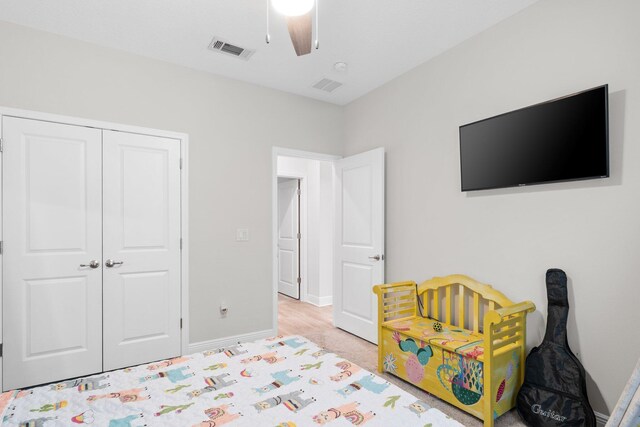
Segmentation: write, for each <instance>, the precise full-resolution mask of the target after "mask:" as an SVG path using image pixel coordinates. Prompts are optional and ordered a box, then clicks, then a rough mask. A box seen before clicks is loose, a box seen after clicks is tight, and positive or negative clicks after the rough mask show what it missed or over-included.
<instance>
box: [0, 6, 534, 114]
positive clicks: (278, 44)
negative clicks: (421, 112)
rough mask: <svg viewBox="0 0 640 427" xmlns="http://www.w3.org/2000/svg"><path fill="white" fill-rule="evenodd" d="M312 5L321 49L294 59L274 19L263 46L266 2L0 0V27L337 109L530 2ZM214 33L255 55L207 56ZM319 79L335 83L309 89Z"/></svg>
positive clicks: (277, 19)
mask: <svg viewBox="0 0 640 427" xmlns="http://www.w3.org/2000/svg"><path fill="white" fill-rule="evenodd" d="M319 1H320V49H319V50H317V51H316V50H313V51H312V53H311V54H310V55H306V56H303V57H297V56H296V55H295V53H294V51H293V47H292V45H291V41H290V39H289V36H288V33H287V31H286V24H285V21H284V18H282V17H281V16H278V15H277V14H275V13H272V21H271V39H272V42H271V44H270V45H267V44H266V43H265V41H264V38H265V33H266V4H267V1H266V0H0V20H3V21H8V22H13V23H16V24H21V25H25V26H28V27H32V28H37V29H40V30H44V31H48V32H51V33H56V34H61V35H65V36H68V37H72V38H75V39H80V40H84V41H87V42H90V43H95V44H98V45H103V46H109V47H112V48H116V49H121V50H124V51H129V52H133V53H136V54H140V55H144V56H148V57H151V58H157V59H161V60H164V61H168V62H172V63H176V64H180V65H184V66H187V67H190V68H195V69H199V70H204V71H208V72H211V73H214V74H218V75H222V76H226V77H230V78H233V79H238V80H243V81H247V82H251V83H255V84H259V85H263V86H268V87H272V88H275V89H279V90H284V91H287V92H292V93H296V94H299V95H303V96H308V97H312V98H316V99H320V100H323V101H328V102H332V103H336V104H346V103H349V102H350V101H352V100H354V99H356V98H358V97H360V96H362V95H364V94H365V93H367V92H369V91H371V90H373V89H375V88H376V87H378V86H380V85H382V84H384V83H386V82H388V81H389V80H391V79H393V78H395V77H397V76H399V75H401V74H403V73H405V72H406V71H408V70H410V69H412V68H414V67H415V66H417V65H419V64H421V63H423V62H425V61H427V60H429V59H430V58H433V57H434V56H436V55H438V54H439V53H441V52H443V51H445V50H447V49H449V48H451V47H453V46H455V45H456V44H458V43H460V42H462V41H463V40H465V39H467V38H469V37H471V36H473V35H475V34H477V33H479V32H481V31H482V30H484V29H486V28H489V27H491V26H492V25H494V24H496V23H497V22H499V21H501V20H503V19H505V18H507V17H509V16H511V15H513V14H515V13H517V12H518V11H520V10H522V9H523V8H525V7H527V6H529V5H531V4H533V3H535V1H536V0H319ZM213 36H218V37H221V38H223V39H226V40H227V41H228V42H230V43H232V44H236V45H239V46H242V47H245V48H249V49H256V53H255V54H254V55H253V57H252V58H251V59H250V60H249V61H248V62H245V61H242V60H239V59H237V58H233V57H230V56H227V55H222V54H218V53H214V52H211V51H209V50H207V45H208V44H209V42H210V41H211V39H212V38H213ZM338 61H343V62H346V63H347V64H348V70H347V72H346V73H338V72H336V71H335V70H334V69H333V64H334V63H335V62H338ZM323 77H328V78H331V79H334V80H338V81H340V82H342V83H343V84H344V86H342V87H341V88H339V89H337V90H336V91H335V92H333V93H331V94H328V93H325V92H322V91H319V90H317V89H313V88H311V85H312V84H313V83H315V82H317V81H318V80H320V79H321V78H323Z"/></svg>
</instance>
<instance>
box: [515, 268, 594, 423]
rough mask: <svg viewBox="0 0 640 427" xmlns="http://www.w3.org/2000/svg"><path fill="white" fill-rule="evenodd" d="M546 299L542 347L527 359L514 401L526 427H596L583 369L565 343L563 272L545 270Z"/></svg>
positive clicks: (565, 309)
mask: <svg viewBox="0 0 640 427" xmlns="http://www.w3.org/2000/svg"><path fill="white" fill-rule="evenodd" d="M547 299H548V304H549V314H548V317H547V331H546V333H545V336H544V340H543V341H542V344H540V345H539V346H538V347H534V348H533V349H532V350H531V353H529V356H527V360H526V363H525V374H524V383H523V384H522V387H521V388H520V392H519V393H518V397H517V400H516V407H517V409H518V413H519V414H520V417H522V419H523V420H524V422H525V423H526V424H527V425H529V426H544V427H552V426H553V427H556V426H576V427H577V426H580V427H595V425H596V417H595V415H594V413H593V409H591V405H590V404H589V399H588V398H587V385H586V381H585V372H584V367H583V366H582V364H581V363H580V361H579V360H578V358H577V357H576V356H575V355H574V354H573V353H572V352H571V349H570V348H569V343H568V341H567V317H568V314H569V300H568V298H567V275H566V274H565V273H564V271H562V270H559V269H555V268H552V269H550V270H547Z"/></svg>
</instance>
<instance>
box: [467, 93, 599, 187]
mask: <svg viewBox="0 0 640 427" xmlns="http://www.w3.org/2000/svg"><path fill="white" fill-rule="evenodd" d="M607 104H608V86H607V85H604V86H600V87H597V88H594V89H589V90H586V91H584V92H579V93H576V94H573V95H569V96H566V97H563V98H558V99H554V100H552V101H547V102H543V103H541V104H536V105H533V106H530V107H526V108H523V109H520V110H516V111H512V112H510V113H505V114H502V115H499V116H496V117H492V118H489V119H485V120H480V121H478V122H474V123H470V124H467V125H464V126H460V169H461V178H462V191H472V190H484V189H490V188H502V187H516V186H523V185H531V184H542V183H547V182H557V181H573V180H580V179H591V178H606V177H608V176H609V141H608V140H609V130H608V105H607Z"/></svg>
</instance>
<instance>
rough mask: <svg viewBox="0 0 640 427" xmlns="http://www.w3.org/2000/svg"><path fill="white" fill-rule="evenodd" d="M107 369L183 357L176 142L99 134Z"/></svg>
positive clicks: (145, 137) (165, 139)
mask: <svg viewBox="0 0 640 427" xmlns="http://www.w3.org/2000/svg"><path fill="white" fill-rule="evenodd" d="M103 139H104V142H103V145H104V152H103V153H104V154H103V156H104V166H103V167H104V181H103V192H104V263H105V267H104V369H105V370H111V369H116V368H121V367H124V366H131V365H136V364H139V363H143V362H148V361H151V360H157V359H164V358H169V357H172V356H177V355H179V354H180V323H181V321H180V142H179V141H178V140H174V139H169V138H160V137H153V136H146V135H139V134H130V133H125V132H113V131H104V136H103Z"/></svg>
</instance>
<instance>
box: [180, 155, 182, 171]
mask: <svg viewBox="0 0 640 427" xmlns="http://www.w3.org/2000/svg"><path fill="white" fill-rule="evenodd" d="M180 170H182V157H180Z"/></svg>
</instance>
